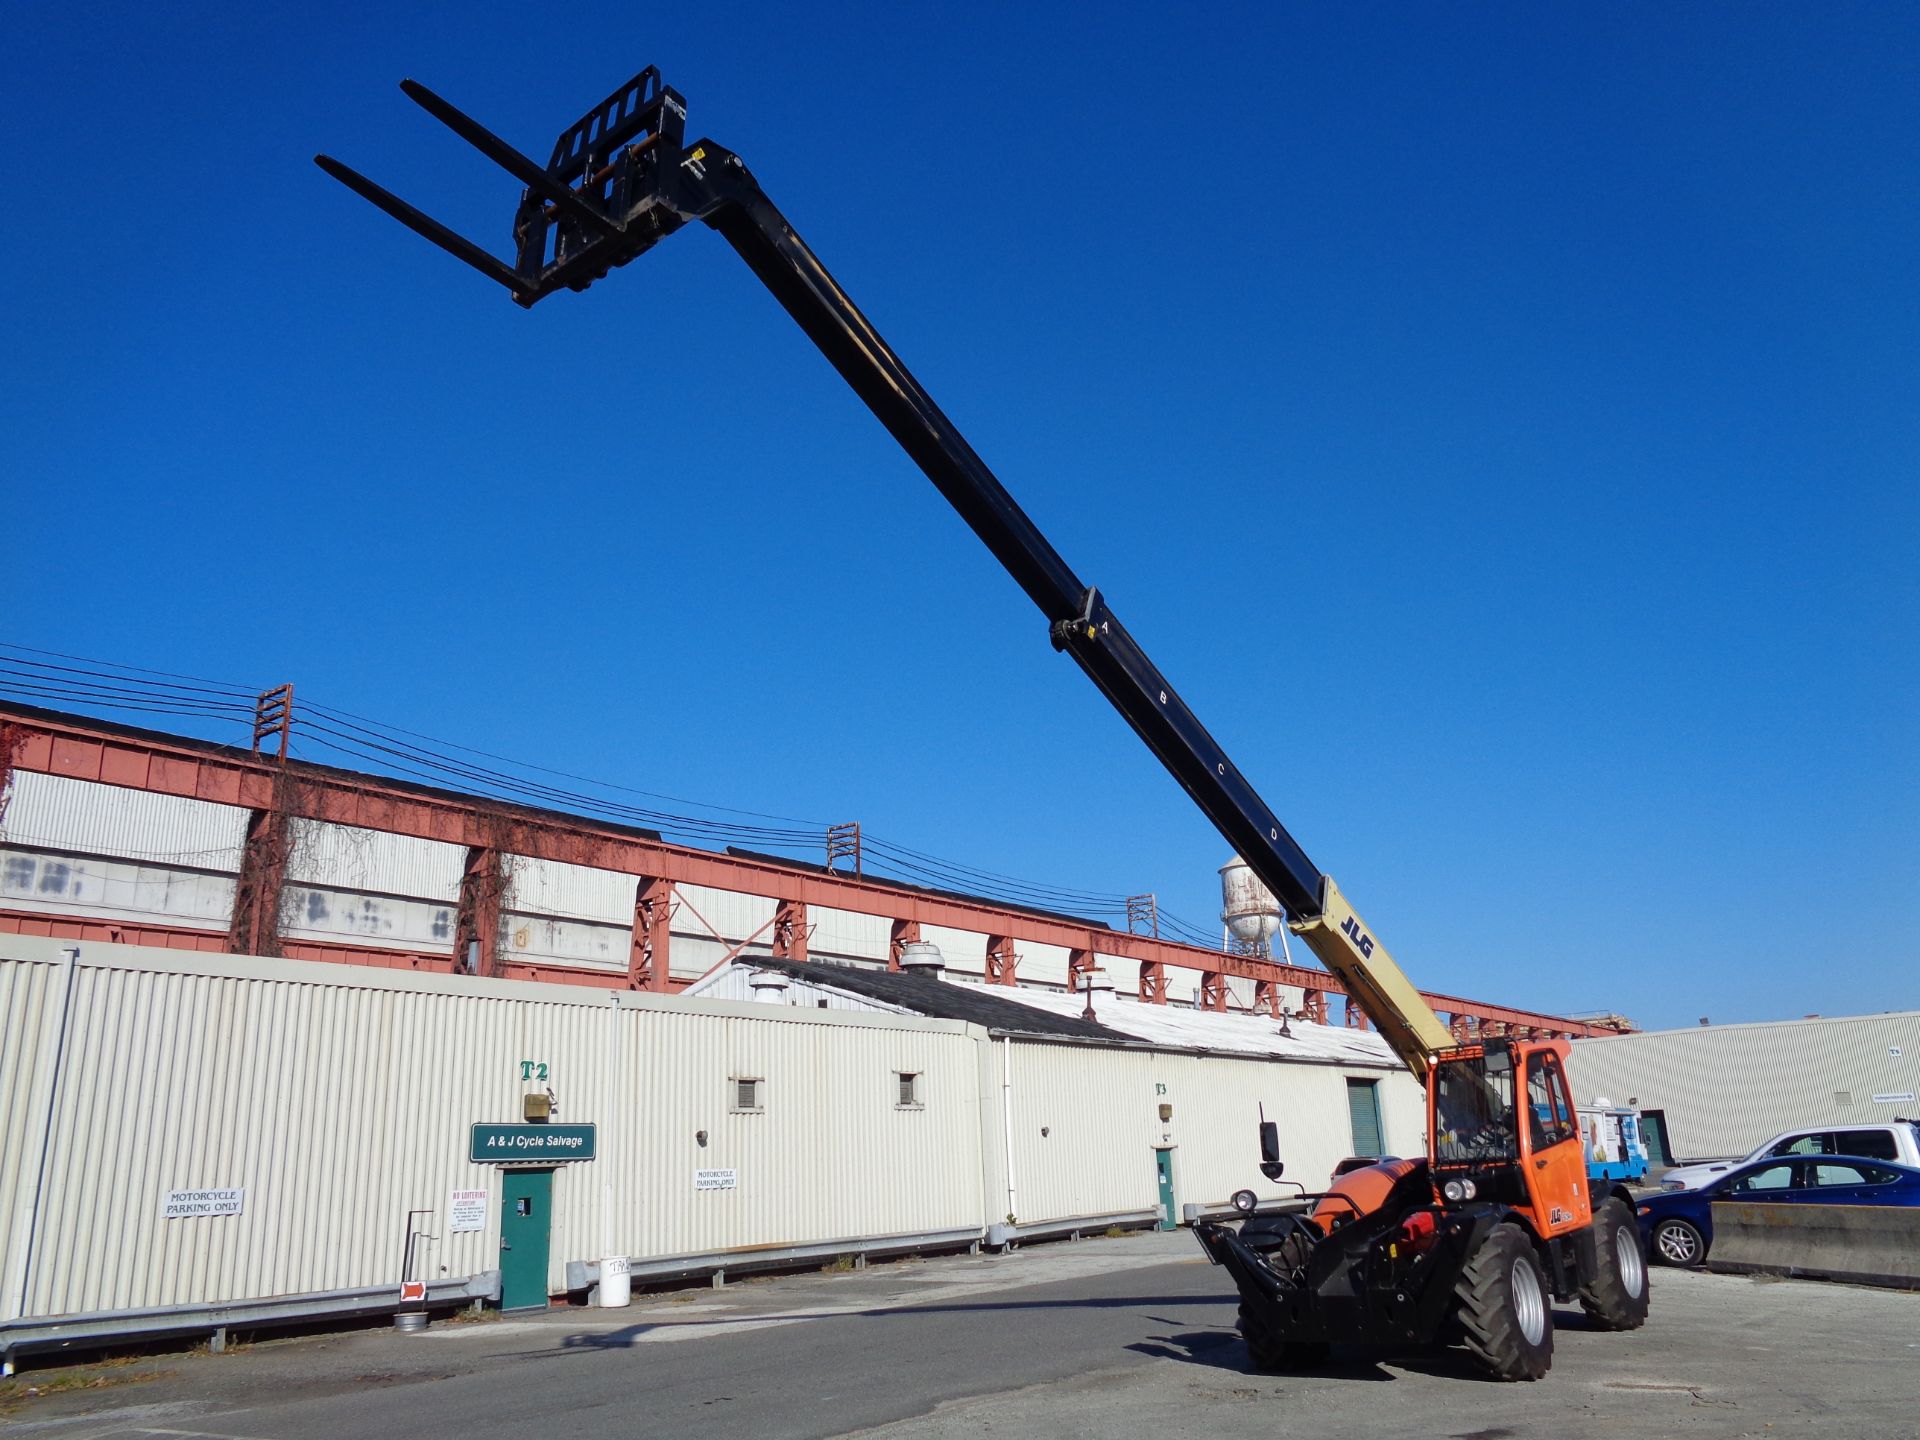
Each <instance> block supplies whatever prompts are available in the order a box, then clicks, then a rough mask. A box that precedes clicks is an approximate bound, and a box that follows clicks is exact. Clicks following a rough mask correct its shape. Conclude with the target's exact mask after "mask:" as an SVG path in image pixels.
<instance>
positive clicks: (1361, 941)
mask: <svg viewBox="0 0 1920 1440" xmlns="http://www.w3.org/2000/svg"><path fill="white" fill-rule="evenodd" d="M1340 933H1341V934H1343V935H1345V936H1346V937H1347V938H1348V939H1349V940H1351V941H1352V942H1353V948H1354V949H1356V950H1358V951H1359V952H1360V953H1361V955H1363V956H1365V957H1366V958H1367V959H1369V960H1371V959H1372V958H1373V937H1372V936H1371V935H1369V934H1367V932H1366V931H1364V930H1362V929H1361V928H1360V922H1359V921H1358V920H1357V919H1355V918H1354V917H1353V916H1351V915H1349V916H1347V918H1346V919H1344V920H1342V921H1341V922H1340Z"/></svg>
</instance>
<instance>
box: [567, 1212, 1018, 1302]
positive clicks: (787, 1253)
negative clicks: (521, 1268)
mask: <svg viewBox="0 0 1920 1440" xmlns="http://www.w3.org/2000/svg"><path fill="white" fill-rule="evenodd" d="M979 1246H980V1229H979V1227H978V1226H970V1227H968V1228H967V1229H965V1230H928V1231H924V1232H922V1233H920V1234H915V1235H879V1236H874V1237H871V1238H868V1239H864V1240H823V1241H820V1242H819V1243H817V1244H812V1245H762V1246H754V1247H752V1248H750V1249H742V1250H714V1251H710V1252H708V1253H707V1254H704V1255H669V1256H665V1257H660V1256H655V1257H653V1258H651V1259H645V1258H641V1259H633V1258H630V1259H629V1260H628V1261H627V1265H628V1267H629V1270H628V1273H629V1274H630V1275H631V1276H632V1277H633V1283H634V1284H635V1285H642V1284H662V1283H665V1282H667V1281H671V1280H698V1279H701V1278H702V1277H705V1278H706V1279H709V1280H711V1281H712V1282H713V1283H714V1284H715V1285H724V1284H725V1283H726V1279H727V1276H728V1275H748V1274H752V1273H754V1272H756V1271H761V1270H790V1269H800V1268H802V1267H804V1266H807V1265H819V1264H831V1263H832V1262H833V1261H835V1260H840V1259H848V1260H852V1261H853V1262H854V1263H855V1264H862V1265H863V1264H865V1263H866V1261H867V1260H869V1259H871V1258H881V1257H885V1256H889V1255H924V1254H933V1253H935V1252H937V1251H942V1250H977V1249H978V1248H979ZM566 1279H567V1290H568V1292H569V1293H570V1294H577V1293H580V1292H582V1291H588V1292H590V1291H592V1290H593V1289H594V1288H595V1287H597V1286H598V1285H599V1284H600V1262H599V1261H598V1260H569V1261H567V1270H566Z"/></svg>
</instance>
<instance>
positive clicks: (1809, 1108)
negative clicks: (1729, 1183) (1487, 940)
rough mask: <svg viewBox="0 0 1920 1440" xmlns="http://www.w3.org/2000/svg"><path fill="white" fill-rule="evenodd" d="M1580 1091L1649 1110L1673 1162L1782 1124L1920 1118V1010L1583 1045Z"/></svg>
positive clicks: (1579, 1043) (1728, 1148) (1749, 1140)
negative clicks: (1917, 1099)
mask: <svg viewBox="0 0 1920 1440" xmlns="http://www.w3.org/2000/svg"><path fill="white" fill-rule="evenodd" d="M1569 1068H1570V1070H1571V1072H1572V1075H1573V1079H1574V1082H1575V1084H1576V1085H1577V1086H1578V1087H1579V1090H1580V1093H1581V1094H1582V1095H1589V1096H1590V1095H1605V1096H1606V1097H1607V1098H1608V1099H1610V1100H1612V1101H1614V1102H1615V1103H1616V1104H1622V1105H1634V1106H1637V1107H1638V1108H1639V1109H1640V1110H1641V1111H1643V1112H1644V1116H1645V1120H1646V1126H1645V1128H1646V1130H1647V1131H1648V1132H1649V1139H1650V1141H1658V1140H1659V1139H1660V1138H1661V1137H1663V1136H1664V1137H1665V1139H1666V1142H1667V1146H1668V1156H1667V1158H1670V1159H1683V1158H1690V1157H1709V1156H1711V1157H1719V1156H1726V1155H1744V1154H1746V1153H1747V1152H1748V1151H1750V1150H1752V1149H1753V1148H1754V1147H1755V1146H1757V1145H1759V1144H1760V1143H1761V1142H1762V1141H1764V1140H1766V1139H1768V1138H1769V1137H1771V1136H1773V1135H1777V1134H1779V1133H1780V1132H1781V1131H1783V1130H1796V1129H1800V1128H1803V1127H1806V1126H1811V1125H1869V1124H1873V1123H1875V1122H1876V1121H1877V1122H1881V1123H1884V1122H1886V1121H1889V1120H1893V1119H1899V1118H1903V1117H1912V1116H1917V1115H1920V1101H1916V1100H1915V1098H1914V1097H1915V1095H1916V1093H1920V1010H1906V1011H1897V1012H1894V1013H1891V1014H1886V1015H1856V1016H1846V1017H1836V1018H1833V1019H1826V1018H1820V1017H1812V1018H1809V1019H1805V1020H1781V1021H1771V1022H1763V1023H1759V1024H1751V1025H1703V1026H1698V1027H1696V1028H1694V1029H1691V1030H1657V1031H1649V1032H1646V1033H1642V1034H1635V1035H1620V1036H1611V1037H1608V1038H1606V1039H1595V1040H1576V1041H1574V1042H1573V1059H1572V1061H1571V1062H1570V1067H1569Z"/></svg>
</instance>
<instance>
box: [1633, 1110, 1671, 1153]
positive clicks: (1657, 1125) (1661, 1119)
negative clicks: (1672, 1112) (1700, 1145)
mask: <svg viewBox="0 0 1920 1440" xmlns="http://www.w3.org/2000/svg"><path fill="white" fill-rule="evenodd" d="M1640 1138H1641V1139H1642V1140H1643V1141H1645V1142H1646V1146H1647V1163H1648V1164H1649V1165H1671V1164H1673V1146H1672V1144H1671V1143H1669V1142H1668V1140H1667V1112H1666V1111H1664V1110H1642V1111H1641V1112H1640Z"/></svg>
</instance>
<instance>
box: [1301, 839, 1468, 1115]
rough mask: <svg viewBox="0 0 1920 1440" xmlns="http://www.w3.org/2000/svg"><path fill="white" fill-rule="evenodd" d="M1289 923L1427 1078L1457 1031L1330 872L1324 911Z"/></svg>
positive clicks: (1322, 905) (1325, 878) (1400, 1053)
mask: <svg viewBox="0 0 1920 1440" xmlns="http://www.w3.org/2000/svg"><path fill="white" fill-rule="evenodd" d="M1287 928H1288V929H1290V930H1292V931H1293V933H1294V934H1296V935H1298V936H1299V937H1300V938H1301V939H1302V940H1305V941H1306V942H1307V946H1308V948H1309V949H1311V950H1312V951H1313V953H1314V954H1315V955H1317V956H1318V957H1319V959H1320V963H1321V964H1322V965H1325V966H1326V967H1327V969H1328V970H1329V971H1330V972H1332V974H1333V977H1334V978H1335V979H1336V980H1338V981H1339V982H1340V983H1341V984H1342V985H1344V986H1346V989H1347V996H1348V998H1349V999H1350V1000H1351V1001H1352V1002H1353V1003H1355V1004H1357V1005H1359V1007H1360V1008H1361V1009H1362V1010H1364V1011H1365V1012H1366V1014H1367V1018H1368V1019H1370V1020H1372V1021H1373V1023H1374V1025H1375V1026H1376V1027H1377V1028H1378V1029H1379V1031H1380V1034H1381V1036H1382V1038H1384V1039H1385V1040H1386V1042H1387V1044H1389V1045H1391V1046H1392V1047H1393V1053H1394V1054H1396V1055H1398V1056H1399V1057H1400V1058H1401V1059H1402V1060H1404V1061H1406V1062H1407V1068H1408V1069H1409V1070H1411V1071H1413V1074H1414V1078H1415V1079H1417V1080H1421V1081H1425V1079H1426V1078H1427V1071H1428V1070H1429V1069H1431V1068H1432V1066H1433V1057H1434V1055H1435V1054H1437V1053H1438V1052H1439V1051H1441V1050H1445V1049H1446V1048H1447V1047H1448V1046H1450V1045H1452V1044H1453V1043H1454V1040H1453V1035H1452V1033H1451V1032H1449V1031H1448V1029H1447V1027H1446V1026H1444V1025H1442V1024H1441V1023H1440V1017H1439V1016H1438V1015H1436V1014H1434V1013H1433V1011H1432V1009H1431V1008H1429V1006H1428V1005H1427V1002H1426V1001H1425V1000H1423V999H1422V998H1421V996H1420V992H1419V991H1418V990H1416V989H1414V988H1413V982H1412V981H1411V980H1409V979H1407V977H1406V974H1405V972H1403V971H1402V970H1401V969H1400V967H1399V966H1398V965H1396V964H1394V963H1393V957H1392V956H1391V955H1389V954H1387V951H1386V947H1385V946H1384V945H1382V944H1380V942H1379V941H1377V940H1375V939H1374V938H1373V932H1372V931H1371V930H1369V929H1368V928H1367V924H1366V922H1365V921H1364V920H1362V919H1361V918H1360V915H1359V912H1358V911H1356V910H1355V909H1354V908H1353V906H1351V905H1349V904H1348V903H1347V898H1346V896H1344V895H1342V894H1341V893H1340V887H1339V886H1338V885H1336V884H1334V883H1333V877H1332V876H1331V875H1326V876H1322V877H1321V881H1320V913H1319V914H1318V915H1316V916H1315V917H1314V918H1313V919H1311V920H1302V921H1296V922H1294V923H1292V924H1290V925H1289V926H1288V927H1287Z"/></svg>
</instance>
